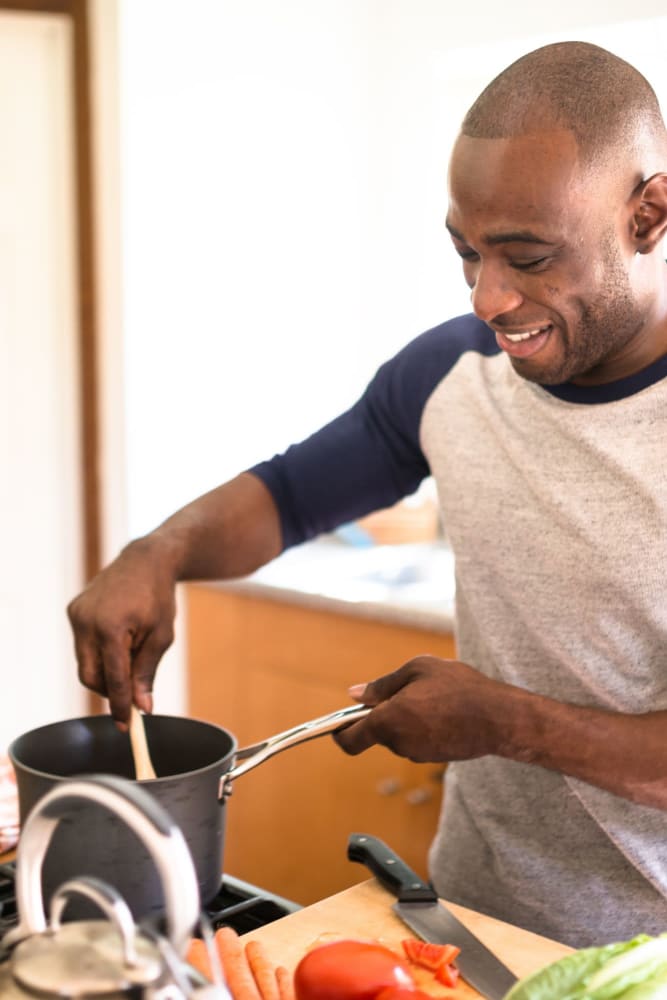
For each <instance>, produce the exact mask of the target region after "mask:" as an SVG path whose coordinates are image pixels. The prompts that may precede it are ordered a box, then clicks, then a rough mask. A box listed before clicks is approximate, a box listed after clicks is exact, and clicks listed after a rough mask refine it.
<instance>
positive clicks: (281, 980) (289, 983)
mask: <svg viewBox="0 0 667 1000" xmlns="http://www.w3.org/2000/svg"><path fill="white" fill-rule="evenodd" d="M276 983H277V986H278V996H279V997H280V1000H295V998H294V978H293V976H292V973H291V972H290V971H289V969H286V968H285V966H284V965H278V966H277V967H276Z"/></svg>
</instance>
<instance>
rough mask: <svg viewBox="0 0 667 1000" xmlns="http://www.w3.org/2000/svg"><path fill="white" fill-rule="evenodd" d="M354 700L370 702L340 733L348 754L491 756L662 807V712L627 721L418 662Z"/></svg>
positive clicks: (452, 666)
mask: <svg viewBox="0 0 667 1000" xmlns="http://www.w3.org/2000/svg"><path fill="white" fill-rule="evenodd" d="M351 694H352V695H353V696H354V697H355V698H357V699H358V700H359V701H361V702H363V703H364V704H367V705H372V706H375V708H374V711H373V712H371V713H370V714H369V715H368V716H367V717H366V718H365V719H363V720H361V721H360V722H357V723H355V724H354V725H351V726H349V727H347V728H346V729H345V730H343V731H342V732H340V733H339V734H337V736H336V741H337V742H338V744H339V745H340V746H341V747H342V748H343V749H344V750H345V751H346V752H347V753H351V754H357V753H361V752H362V751H363V750H366V749H367V748H368V747H370V746H373V745H374V744H376V743H379V744H381V745H383V746H386V747H388V748H389V749H390V750H392V751H393V752H394V753H396V754H398V755H400V756H402V757H408V758H410V759H411V760H415V761H452V760H470V759H472V758H474V757H482V756H485V755H486V754H495V755H496V756H500V757H505V758H507V759H509V760H516V761H521V762H524V763H528V764H537V765H539V766H540V767H545V768H547V769H549V770H551V771H559V772H561V773H562V774H567V775H569V776H570V777H574V778H580V779H581V780H582V781H586V782H588V783H589V784H592V785H597V786H598V787H600V788H604V789H606V790H607V791H609V792H613V793H614V794H616V795H619V796H621V797H622V798H625V799H629V800H631V801H632V802H638V803H641V804H643V805H648V806H655V807H656V808H658V809H667V712H665V711H656V712H647V713H643V714H641V715H627V714H623V713H620V712H610V711H605V710H602V709H597V708H588V707H585V706H578V705H570V704H565V703H563V702H559V701H555V700H554V699H552V698H546V697H544V696H543V695H539V694H533V693H531V692H530V691H525V690H524V689H522V688H518V687H514V686H513V685H510V684H504V683H501V682H499V681H495V680H490V679H489V678H487V677H485V676H484V675H483V674H481V673H479V671H477V670H474V669H473V668H472V667H470V666H468V665H467V664H464V663H459V662H457V661H449V660H438V659H436V658H435V657H429V656H420V657H417V658H416V659H414V660H411V661H410V662H409V663H406V664H404V666H402V667H400V668H399V669H398V670H396V671H394V672H393V673H391V674H387V675H385V676H384V677H381V678H379V679H378V680H376V681H373V682H371V683H370V684H367V685H358V686H357V687H355V688H353V689H352V690H351Z"/></svg>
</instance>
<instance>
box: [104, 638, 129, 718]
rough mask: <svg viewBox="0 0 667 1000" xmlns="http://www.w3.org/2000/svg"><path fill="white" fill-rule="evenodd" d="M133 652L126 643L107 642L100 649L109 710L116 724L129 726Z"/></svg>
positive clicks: (127, 642)
mask: <svg viewBox="0 0 667 1000" xmlns="http://www.w3.org/2000/svg"><path fill="white" fill-rule="evenodd" d="M131 656H132V654H131V650H130V643H129V637H128V639H127V641H126V642H118V641H113V642H111V641H108V640H107V641H106V642H105V643H104V645H102V646H101V647H100V660H101V664H102V670H103V671H104V683H105V687H106V696H107V698H108V699H109V709H110V711H111V714H112V716H113V717H114V719H115V720H116V722H122V723H123V724H124V725H126V726H127V725H128V724H129V721H130V711H131V709H132V685H131V670H132V667H131Z"/></svg>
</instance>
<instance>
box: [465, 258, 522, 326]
mask: <svg viewBox="0 0 667 1000" xmlns="http://www.w3.org/2000/svg"><path fill="white" fill-rule="evenodd" d="M508 277H509V276H508V275H507V273H506V272H505V270H504V269H503V272H502V273H499V269H497V268H495V267H488V266H483V265H480V267H478V268H477V271H476V274H475V275H474V280H473V283H472V286H471V291H470V301H471V302H472V307H473V310H474V312H475V315H476V316H479V318H480V319H481V320H484V322H485V323H490V322H491V320H493V319H494V318H495V317H496V316H501V315H503V313H507V312H511V310H512V309H516V308H517V307H518V306H520V305H521V303H522V301H523V296H522V295H521V293H520V291H519V290H518V288H517V287H516V286H515V285H514V283H513V282H512V281H511V280H509V281H508Z"/></svg>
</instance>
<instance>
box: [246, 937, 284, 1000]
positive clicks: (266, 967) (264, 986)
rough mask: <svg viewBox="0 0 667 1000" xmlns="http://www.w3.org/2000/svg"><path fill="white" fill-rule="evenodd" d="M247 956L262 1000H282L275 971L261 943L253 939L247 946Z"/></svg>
mask: <svg viewBox="0 0 667 1000" xmlns="http://www.w3.org/2000/svg"><path fill="white" fill-rule="evenodd" d="M245 954H246V958H247V959H248V965H249V966H250V971H251V972H252V974H253V977H254V980H255V982H256V983H257V989H258V990H259V994H260V996H261V998H262V1000H280V994H279V993H278V983H277V982H276V973H275V969H274V967H273V965H272V964H271V960H270V959H269V956H268V955H267V953H266V949H265V947H264V945H263V944H262V943H261V941H255V940H253V939H252V938H251V939H250V941H248V943H247V944H246V946H245Z"/></svg>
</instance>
